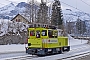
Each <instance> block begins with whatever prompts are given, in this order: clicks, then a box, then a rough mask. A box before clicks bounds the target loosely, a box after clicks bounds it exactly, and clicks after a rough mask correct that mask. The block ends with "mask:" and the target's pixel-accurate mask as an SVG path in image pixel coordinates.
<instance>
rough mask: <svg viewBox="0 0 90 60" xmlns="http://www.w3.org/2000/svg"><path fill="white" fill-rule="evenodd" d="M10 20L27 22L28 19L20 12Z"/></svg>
mask: <svg viewBox="0 0 90 60" xmlns="http://www.w3.org/2000/svg"><path fill="white" fill-rule="evenodd" d="M11 21H14V22H23V23H26V24H29V21H28V19H26V18H25V17H24V16H22V15H20V14H17V15H16V16H15V17H14V18H13V19H12V20H11Z"/></svg>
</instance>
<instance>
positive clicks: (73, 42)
mask: <svg viewBox="0 0 90 60" xmlns="http://www.w3.org/2000/svg"><path fill="white" fill-rule="evenodd" d="M85 43H87V40H78V39H73V38H72V37H70V36H69V45H70V46H71V49H73V48H75V47H76V48H77V47H78V46H80V45H83V44H85ZM73 46H74V47H73ZM25 47H26V45H25V44H17V45H15V44H12V45H0V53H9V52H18V51H25Z"/></svg>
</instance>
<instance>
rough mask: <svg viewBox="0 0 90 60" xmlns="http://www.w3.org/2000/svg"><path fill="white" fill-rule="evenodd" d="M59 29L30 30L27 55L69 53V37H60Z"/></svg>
mask: <svg viewBox="0 0 90 60" xmlns="http://www.w3.org/2000/svg"><path fill="white" fill-rule="evenodd" d="M59 33H60V31H59V30H57V29H48V28H41V27H40V28H28V47H27V48H26V53H28V54H35V55H48V54H56V53H62V52H64V51H69V50H70V46H69V45H68V37H63V36H58V35H59Z"/></svg>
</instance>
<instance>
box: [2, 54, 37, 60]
mask: <svg viewBox="0 0 90 60" xmlns="http://www.w3.org/2000/svg"><path fill="white" fill-rule="evenodd" d="M37 57H38V56H35V55H25V56H18V57H12V58H6V59H4V60H30V59H32V58H37Z"/></svg>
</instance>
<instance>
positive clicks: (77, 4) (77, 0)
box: [0, 0, 90, 13]
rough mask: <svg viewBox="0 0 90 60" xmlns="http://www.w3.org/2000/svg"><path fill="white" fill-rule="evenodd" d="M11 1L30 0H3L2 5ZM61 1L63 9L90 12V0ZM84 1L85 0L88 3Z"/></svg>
mask: <svg viewBox="0 0 90 60" xmlns="http://www.w3.org/2000/svg"><path fill="white" fill-rule="evenodd" d="M10 1H12V2H16V3H19V2H27V1H28V0H1V1H0V7H2V6H4V5H7V4H9V3H10ZM37 1H39V2H40V0H37ZM47 1H48V0H47ZM51 1H53V0H51ZM60 1H61V5H62V9H69V8H70V9H72V10H73V11H77V9H80V10H82V11H84V12H86V13H90V10H89V9H90V0H60ZM82 1H84V2H85V3H86V4H85V3H84V2H82ZM62 2H64V3H62ZM67 4H68V5H70V6H73V7H75V8H77V9H75V8H73V7H70V6H68V5H67Z"/></svg>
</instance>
